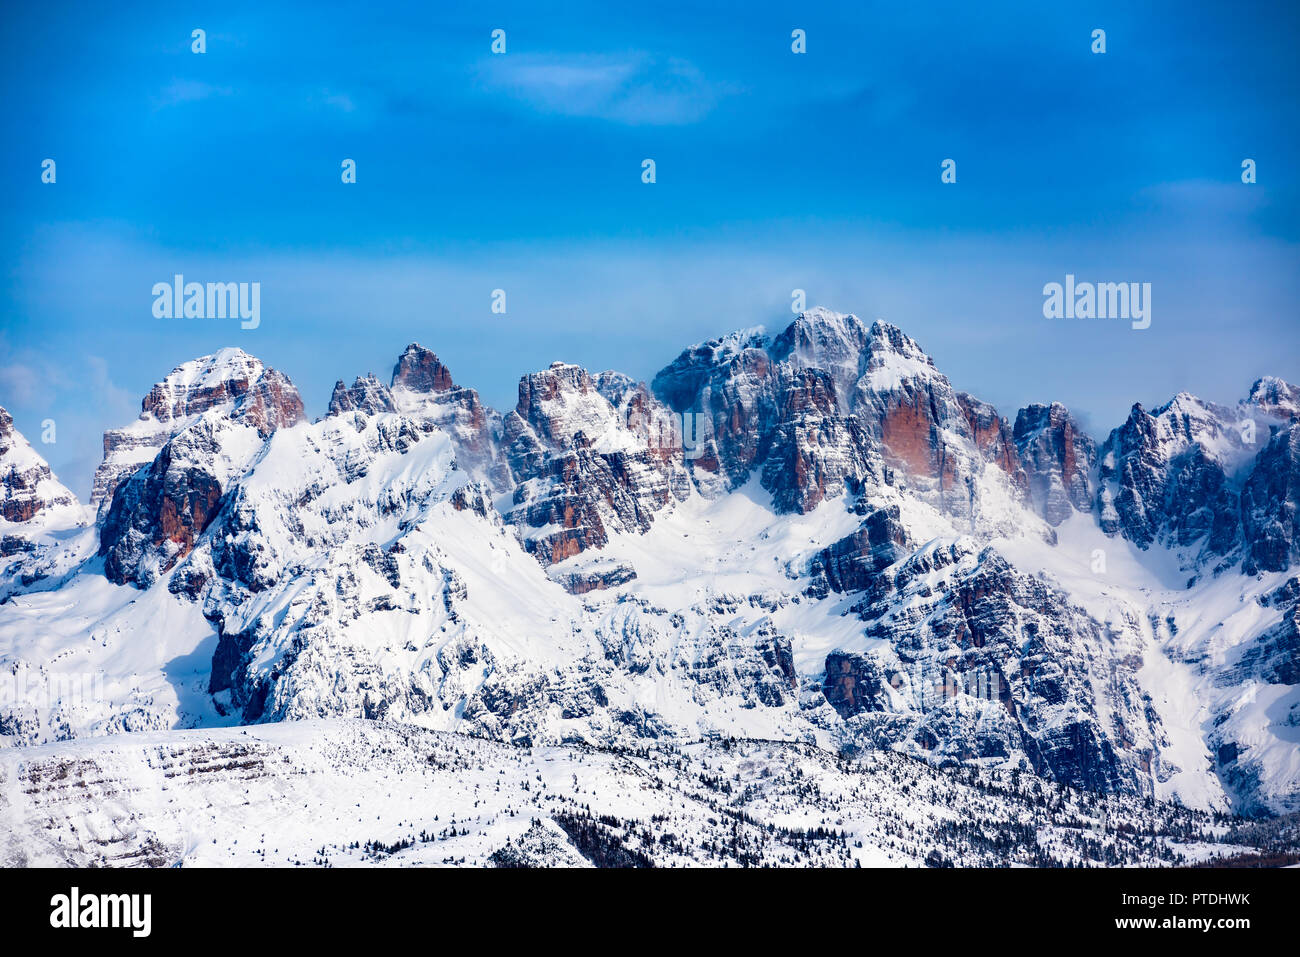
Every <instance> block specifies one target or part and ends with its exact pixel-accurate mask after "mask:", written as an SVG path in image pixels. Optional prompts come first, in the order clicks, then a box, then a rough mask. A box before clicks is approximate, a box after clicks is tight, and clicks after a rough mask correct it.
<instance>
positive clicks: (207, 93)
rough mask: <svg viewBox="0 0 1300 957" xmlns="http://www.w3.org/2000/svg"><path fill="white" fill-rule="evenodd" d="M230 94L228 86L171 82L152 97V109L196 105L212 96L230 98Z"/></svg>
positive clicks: (198, 82) (197, 81) (199, 81)
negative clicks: (184, 104) (186, 104)
mask: <svg viewBox="0 0 1300 957" xmlns="http://www.w3.org/2000/svg"><path fill="white" fill-rule="evenodd" d="M232 92H233V91H232V90H231V88H230V87H228V86H217V85H215V84H212V83H204V82H203V81H202V80H172V81H171V82H170V83H168V84H167V85H166V86H165V87H163V88H162V90H161V91H160V92H159V93H158V95H157V96H155V97H154V109H158V110H161V109H165V108H167V107H169V106H179V105H180V104H182V103H196V102H198V101H199V100H206V99H209V98H211V97H214V96H230V94H231V93H232Z"/></svg>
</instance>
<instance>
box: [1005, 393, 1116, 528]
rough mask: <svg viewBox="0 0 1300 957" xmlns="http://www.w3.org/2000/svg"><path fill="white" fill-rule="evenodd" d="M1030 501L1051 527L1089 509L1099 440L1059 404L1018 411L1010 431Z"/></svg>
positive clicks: (1028, 407) (1029, 407) (1034, 406)
mask: <svg viewBox="0 0 1300 957" xmlns="http://www.w3.org/2000/svg"><path fill="white" fill-rule="evenodd" d="M1012 441H1013V442H1014V444H1015V451H1016V455H1017V456H1018V458H1019V461H1020V462H1021V463H1022V465H1023V468H1024V470H1025V477H1026V482H1027V485H1028V490H1029V499H1030V501H1031V502H1032V503H1033V507H1034V509H1035V510H1036V511H1037V512H1038V513H1039V514H1040V515H1042V516H1043V518H1045V519H1047V521H1048V522H1049V523H1050V524H1052V525H1060V524H1061V522H1063V521H1065V520H1066V519H1067V518H1069V517H1070V516H1071V515H1072V514H1073V513H1074V512H1087V511H1089V510H1091V508H1092V497H1093V487H1092V481H1093V479H1092V476H1093V470H1094V469H1095V468H1096V464H1097V443H1096V442H1094V441H1093V440H1092V437H1091V436H1089V435H1088V434H1087V433H1085V432H1084V431H1083V430H1082V429H1080V428H1079V426H1078V425H1077V424H1076V423H1075V421H1074V420H1073V419H1072V418H1071V417H1070V413H1069V411H1068V410H1067V409H1066V408H1065V406H1063V405H1061V403H1059V402H1053V403H1052V404H1051V405H1037V404H1035V405H1030V406H1027V407H1026V408H1023V409H1021V410H1020V412H1019V414H1018V415H1017V416H1016V425H1015V428H1014V430H1013V433H1012Z"/></svg>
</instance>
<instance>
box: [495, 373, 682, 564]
mask: <svg viewBox="0 0 1300 957" xmlns="http://www.w3.org/2000/svg"><path fill="white" fill-rule="evenodd" d="M604 385H605V387H606V391H607V392H609V394H610V395H612V396H613V397H614V398H615V399H617V400H618V401H619V403H620V405H619V406H618V407H616V406H615V405H614V404H613V403H611V401H610V399H609V398H607V397H606V395H604V394H602V391H601V388H600V387H598V384H597V381H596V380H595V379H593V378H592V377H591V375H590V374H589V373H588V372H587V371H586V370H585V369H582V368H580V367H578V366H573V365H567V364H565V363H562V362H556V363H553V364H552V365H551V367H550V368H548V369H545V370H543V371H542V372H536V373H532V374H530V375H526V376H524V377H523V378H522V379H521V380H520V382H519V402H518V404H517V405H516V407H515V409H514V410H513V411H512V412H510V413H509V414H508V415H507V416H506V418H505V421H504V423H503V426H502V445H503V447H504V449H505V453H506V456H507V458H508V461H509V463H510V467H511V472H512V474H513V476H514V478H515V481H516V483H517V485H516V488H515V492H514V507H513V508H512V509H511V511H510V513H509V515H508V516H507V518H508V520H509V521H511V522H515V523H518V524H520V525H521V534H522V537H523V542H524V545H525V547H526V548H527V549H528V550H529V551H531V552H532V553H533V554H535V555H537V556H538V558H539V559H540V560H541V561H542V562H543V563H544V564H553V563H556V562H560V561H563V560H564V559H566V558H571V557H572V556H574V555H577V554H579V553H580V552H583V551H585V550H587V549H590V548H599V547H601V546H603V545H604V544H605V543H606V542H607V541H608V540H609V531H610V530H611V529H613V530H620V531H641V532H643V531H645V530H646V529H647V528H649V527H650V524H651V522H652V521H653V517H654V513H655V512H657V511H659V510H660V509H661V508H664V507H665V506H666V505H668V504H669V502H670V501H672V500H673V499H674V498H681V497H683V496H684V495H685V494H686V491H687V481H688V480H687V478H686V473H685V471H684V470H683V469H682V466H681V461H682V452H681V450H680V449H672V448H669V449H667V450H665V449H664V448H662V447H660V446H658V445H656V444H654V443H652V442H651V441H650V436H649V429H648V423H647V422H646V421H644V419H645V418H646V416H647V413H646V412H644V411H638V410H645V409H647V408H649V409H650V412H649V414H648V417H649V419H650V420H651V421H654V420H655V419H656V418H658V417H660V416H666V414H667V410H665V409H663V408H662V407H661V406H657V405H656V404H655V403H653V400H652V399H651V398H650V397H649V395H648V393H646V391H645V390H644V388H643V387H634V386H632V385H630V382H629V381H628V380H624V379H619V380H617V381H615V380H612V379H608V378H606V379H605V380H604Z"/></svg>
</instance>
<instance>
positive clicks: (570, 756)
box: [0, 720, 1248, 867]
mask: <svg viewBox="0 0 1300 957" xmlns="http://www.w3.org/2000/svg"><path fill="white" fill-rule="evenodd" d="M0 824H3V828H2V829H0V865H4V866H14V865H33V866H51V865H54V866H57V865H78V866H104V865H110V866H128V865H147V866H155V867H160V866H168V865H184V866H244V867H247V866H264V865H271V866H280V867H284V866H291V865H297V864H305V865H317V866H350V865H388V866H413V865H452V864H457V865H470V866H497V867H521V866H528V867H538V866H541V867H545V866H579V867H582V866H592V865H593V864H595V865H599V866H655V867H681V866H700V865H705V866H732V867H734V866H736V865H738V864H739V865H742V866H755V865H778V866H793V865H802V866H807V865H821V866H853V865H855V864H859V865H868V866H895V867H897V866H921V865H930V866H936V865H938V866H943V865H954V864H955V865H963V866H967V865H978V864H986V865H987V864H1005V863H1008V862H1016V863H1023V864H1033V865H1038V866H1044V865H1053V864H1055V865H1060V864H1070V865H1078V864H1084V865H1092V866H1098V865H1111V864H1138V865H1147V866H1150V865H1161V864H1173V863H1180V862H1186V861H1195V860H1203V859H1205V858H1209V857H1214V856H1230V855H1233V854H1235V853H1240V852H1242V851H1246V850H1248V848H1247V847H1244V846H1242V845H1240V844H1238V843H1236V841H1237V840H1239V839H1238V838H1236V837H1235V835H1234V833H1233V832H1232V831H1231V830H1230V829H1229V828H1228V827H1226V826H1224V825H1223V824H1221V823H1218V822H1216V821H1215V820H1213V819H1211V818H1210V817H1208V816H1206V815H1204V814H1198V813H1196V812H1190V811H1187V810H1185V809H1182V808H1179V807H1176V806H1172V805H1155V806H1152V805H1148V804H1146V803H1145V802H1142V801H1138V800H1135V799H1132V798H1122V797H1115V796H1111V797H1104V798H1099V797H1096V796H1092V795H1088V794H1086V793H1083V792H1074V791H1069V790H1067V789H1063V788H1058V787H1055V786H1053V785H1051V784H1045V783H1044V782H1042V781H1039V780H1037V779H1034V778H1032V777H1029V776H1018V777H1016V778H1014V779H1013V778H1012V777H1010V776H1007V775H994V774H989V773H984V774H979V775H963V776H954V775H949V774H943V773H941V772H938V771H935V770H933V769H931V768H929V767H927V766H926V765H925V764H923V763H921V762H917V761H913V760H909V759H907V758H903V757H901V756H898V755H893V754H890V753H889V752H881V753H877V754H874V755H871V756H868V757H866V758H865V759H863V760H861V761H854V762H843V761H841V760H839V759H837V758H835V757H834V756H833V755H830V754H827V753H826V752H824V751H818V750H817V749H815V748H810V747H807V746H801V745H797V744H790V743H783V742H770V741H769V742H763V741H758V742H749V741H743V742H734V743H723V744H704V743H697V744H686V745H683V746H681V747H670V746H664V745H656V744H653V743H651V744H650V745H649V746H648V747H647V748H646V749H644V750H642V751H641V752H639V753H637V754H617V753H612V752H609V751H602V750H596V749H592V748H588V747H583V746H555V747H541V748H518V747H510V746H507V745H502V744H498V743H493V742H490V741H485V740H481V739H475V738H470V737H466V736H464V735H449V734H442V733H437V732H427V731H418V730H415V729H411V728H406V727H403V726H401V725H395V724H378V723H376V722H365V721H355V720H353V721H338V722H316V721H311V722H287V723H280V724H274V725H263V726H258V727H254V728H244V729H231V730H226V731H186V732H174V733H171V734H145V735H131V736H123V737H118V738H114V739H111V740H109V741H96V742H85V743H82V742H72V743H64V744H58V745H49V746H45V747H39V748H28V749H23V750H21V751H9V752H0Z"/></svg>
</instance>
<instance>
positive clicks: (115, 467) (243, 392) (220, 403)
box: [90, 348, 303, 521]
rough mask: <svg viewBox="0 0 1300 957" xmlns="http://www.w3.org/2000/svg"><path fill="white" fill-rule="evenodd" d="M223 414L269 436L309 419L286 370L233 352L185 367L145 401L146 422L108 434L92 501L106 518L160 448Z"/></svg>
mask: <svg viewBox="0 0 1300 957" xmlns="http://www.w3.org/2000/svg"><path fill="white" fill-rule="evenodd" d="M211 410H218V411H220V412H221V413H223V415H224V417H226V418H227V419H229V420H230V421H232V422H242V423H245V424H247V425H250V426H252V427H253V428H255V429H257V432H258V434H259V435H261V436H262V437H263V438H265V437H267V436H269V435H270V434H271V433H272V432H274V431H275V430H276V429H279V428H285V427H287V426H291V425H296V424H297V423H298V422H301V421H302V420H303V405H302V397H301V396H299V395H298V390H297V389H295V388H294V386H293V383H291V382H290V381H289V379H288V378H287V377H286V376H285V375H283V374H282V373H280V372H277V371H276V370H274V369H267V368H265V367H264V366H263V365H262V363H261V361H259V360H258V359H256V358H254V357H253V356H250V355H249V354H248V353H246V352H244V351H243V350H242V349H234V348H227V349H222V350H220V351H219V352H216V353H213V354H212V355H210V356H203V357H201V358H199V359H194V360H192V361H190V362H186V363H183V364H182V365H179V366H177V367H176V368H175V369H173V370H172V371H171V372H170V373H169V374H168V375H167V377H166V378H165V379H163V381H161V382H159V383H157V384H156V385H155V386H154V387H153V388H152V389H150V390H149V393H148V394H147V395H146V396H145V398H144V401H143V402H142V403H141V412H140V418H139V419H137V420H136V421H135V422H133V423H131V424H130V425H128V426H126V427H125V428H121V429H110V430H109V431H107V432H105V433H104V461H103V462H102V463H101V464H100V466H99V468H98V469H97V470H96V471H95V480H94V486H93V488H92V491H91V496H90V502H91V504H92V505H98V506H99V507H100V519H101V521H102V519H103V517H104V512H105V509H106V507H107V505H108V503H109V502H110V501H111V499H112V495H113V492H114V490H116V488H117V486H118V485H119V484H120V483H121V482H122V481H123V480H124V479H126V478H127V477H128V476H130V475H132V474H133V473H135V472H137V471H139V470H140V469H141V468H143V467H144V466H145V465H147V464H148V463H149V462H150V461H152V460H153V458H154V456H155V455H156V454H157V452H158V450H159V449H161V448H162V447H163V445H164V444H166V442H167V441H168V440H169V439H170V438H171V437H172V436H173V435H176V434H177V433H178V432H180V431H181V430H182V429H184V428H186V427H187V426H189V425H190V424H191V423H193V422H194V421H195V420H196V419H197V418H198V417H199V416H201V415H203V414H204V413H206V412H209V411H211Z"/></svg>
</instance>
